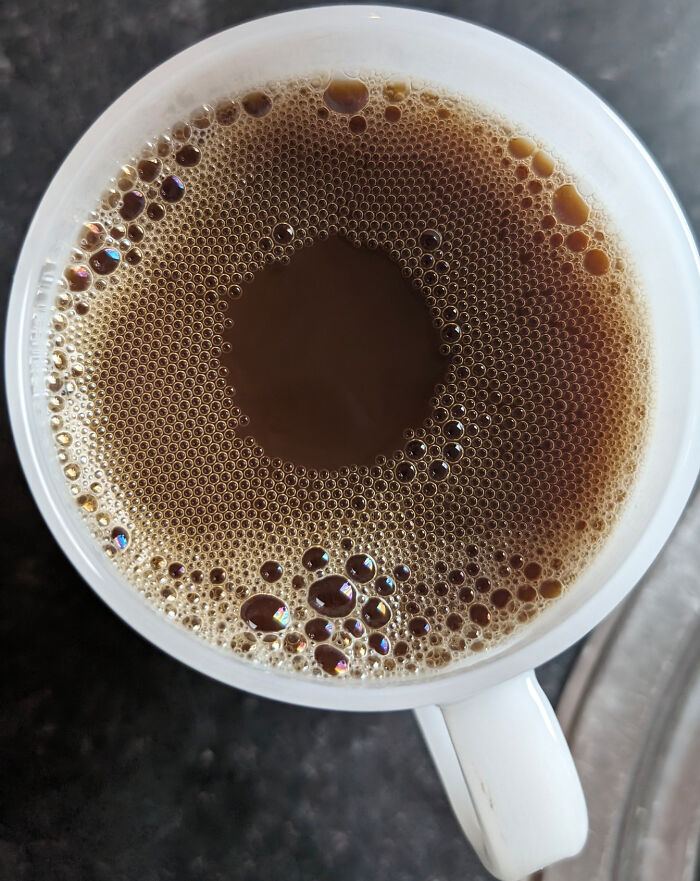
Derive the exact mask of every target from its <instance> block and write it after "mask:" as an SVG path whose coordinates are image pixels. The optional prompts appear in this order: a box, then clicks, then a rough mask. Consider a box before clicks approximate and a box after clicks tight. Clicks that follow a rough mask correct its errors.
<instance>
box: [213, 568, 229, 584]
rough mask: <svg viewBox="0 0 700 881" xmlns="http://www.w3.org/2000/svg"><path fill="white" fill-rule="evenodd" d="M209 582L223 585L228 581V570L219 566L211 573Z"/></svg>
mask: <svg viewBox="0 0 700 881" xmlns="http://www.w3.org/2000/svg"><path fill="white" fill-rule="evenodd" d="M209 581H211V583H212V584H223V583H224V581H226V570H225V569H222V568H221V567H219V566H215V567H214V569H212V570H211V571H210V572H209Z"/></svg>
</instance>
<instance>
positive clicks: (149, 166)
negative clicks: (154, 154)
mask: <svg viewBox="0 0 700 881" xmlns="http://www.w3.org/2000/svg"><path fill="white" fill-rule="evenodd" d="M136 168H137V170H138V174H139V177H140V178H141V180H142V181H143V182H144V183H147V184H150V183H152V182H153V181H154V180H155V179H156V178H157V177H158V175H159V174H160V168H161V164H160V162H159V161H158V160H157V159H141V161H140V162H139V163H138V165H137V166H136Z"/></svg>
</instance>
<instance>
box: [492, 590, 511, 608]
mask: <svg viewBox="0 0 700 881" xmlns="http://www.w3.org/2000/svg"><path fill="white" fill-rule="evenodd" d="M511 599H512V595H511V592H510V591H509V590H508V589H507V588H505V587H501V588H499V589H498V590H494V592H493V593H492V594H491V602H492V603H493V604H494V606H495V607H496V608H497V609H504V608H505V607H506V606H507V605H508V603H509V602H510V600H511Z"/></svg>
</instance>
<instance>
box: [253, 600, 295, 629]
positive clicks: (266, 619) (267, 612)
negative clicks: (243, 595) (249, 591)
mask: <svg viewBox="0 0 700 881" xmlns="http://www.w3.org/2000/svg"><path fill="white" fill-rule="evenodd" d="M241 618H242V619H243V620H244V621H245V623H246V624H247V625H248V627H250V628H251V629H252V630H258V631H260V632H261V633H277V632H279V631H280V630H284V629H285V627H288V626H289V623H290V621H291V616H290V614H289V609H288V608H287V606H286V605H285V604H284V603H283V602H282V601H281V600H279V599H278V598H277V597H274V596H271V595H269V594H260V595H259V596H254V597H251V598H250V599H249V600H246V601H245V602H244V603H243V605H242V606H241Z"/></svg>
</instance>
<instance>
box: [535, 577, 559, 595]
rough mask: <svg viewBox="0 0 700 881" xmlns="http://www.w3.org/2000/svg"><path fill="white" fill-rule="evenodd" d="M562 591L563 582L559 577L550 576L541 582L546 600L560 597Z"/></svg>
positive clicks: (542, 593) (541, 592)
mask: <svg viewBox="0 0 700 881" xmlns="http://www.w3.org/2000/svg"><path fill="white" fill-rule="evenodd" d="M561 591H562V583H561V581H559V580H558V579H557V578H548V579H547V580H546V581H543V582H542V584H540V594H541V595H542V596H543V597H544V598H545V599H546V600H552V599H554V597H558V596H559V595H560V594H561Z"/></svg>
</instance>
